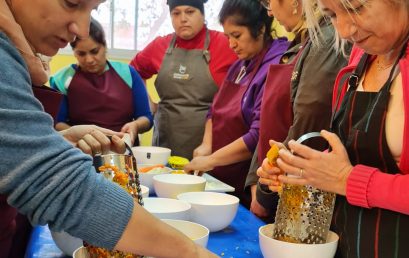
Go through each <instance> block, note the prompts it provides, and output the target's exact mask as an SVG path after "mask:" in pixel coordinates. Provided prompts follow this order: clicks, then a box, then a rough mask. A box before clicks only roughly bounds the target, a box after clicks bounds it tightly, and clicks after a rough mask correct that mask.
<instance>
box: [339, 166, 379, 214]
mask: <svg viewBox="0 0 409 258" xmlns="http://www.w3.org/2000/svg"><path fill="white" fill-rule="evenodd" d="M376 170H377V169H376V168H373V167H368V166H364V165H356V166H355V167H354V168H353V169H352V171H351V174H350V175H349V177H348V180H347V188H346V198H347V200H348V202H349V203H350V204H352V205H355V206H360V207H364V208H370V206H369V203H368V196H367V193H368V186H369V183H370V181H371V177H372V175H373V173H374V172H375V171H376Z"/></svg>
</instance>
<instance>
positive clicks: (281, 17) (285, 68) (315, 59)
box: [246, 1, 347, 221]
mask: <svg viewBox="0 0 409 258" xmlns="http://www.w3.org/2000/svg"><path fill="white" fill-rule="evenodd" d="M297 3H298V2H297ZM265 7H266V8H267V10H268V14H269V15H271V16H273V17H275V19H277V20H278V21H279V22H280V24H281V25H283V26H284V28H286V30H288V32H295V38H294V40H293V41H292V43H291V48H290V49H289V50H288V51H287V52H286V54H284V56H283V58H282V62H281V63H280V64H277V65H271V66H270V70H269V73H268V75H267V81H266V86H265V88H264V96H263V101H262V107H261V117H260V136H259V142H258V145H257V150H258V153H257V154H255V155H254V156H253V160H252V165H251V166H250V170H249V174H248V176H247V179H246V188H247V189H248V190H251V193H252V207H251V211H252V212H254V213H255V214H256V215H257V216H260V217H263V218H265V219H266V220H267V221H273V220H274V216H275V211H276V205H277V202H278V195H277V194H276V193H273V192H271V191H269V190H268V188H266V187H261V186H260V185H258V186H257V181H258V178H259V177H258V176H257V173H256V172H257V168H258V167H259V166H260V165H261V163H262V161H263V160H264V158H265V157H266V154H267V151H268V150H269V148H270V145H269V140H274V141H277V142H283V143H284V144H286V145H287V143H288V141H289V140H291V139H297V138H299V137H300V136H301V135H303V134H305V133H308V132H312V131H317V130H321V129H328V128H329V124H330V119H331V97H332V89H333V85H334V81H335V78H336V76H337V74H338V72H339V70H340V69H341V68H342V67H344V66H345V65H346V64H347V59H346V58H344V57H343V56H342V54H341V53H339V51H337V50H336V49H334V47H333V44H334V42H333V37H334V28H333V26H332V25H331V24H329V23H328V22H326V21H325V20H324V19H323V18H322V17H321V16H319V17H317V19H316V21H317V22H319V25H320V29H321V32H322V34H321V35H322V38H321V39H320V46H316V45H314V44H312V42H311V40H310V37H309V35H308V31H307V25H306V21H305V16H304V13H303V10H302V4H301V2H300V3H299V4H294V2H292V1H282V2H280V1H278V2H277V1H269V3H268V4H267V5H266V6H265ZM322 142H323V141H315V142H312V141H310V142H307V145H308V146H313V147H314V148H318V149H322V148H324V147H325V146H318V145H323V144H322Z"/></svg>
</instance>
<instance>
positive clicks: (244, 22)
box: [219, 0, 273, 42]
mask: <svg viewBox="0 0 409 258" xmlns="http://www.w3.org/2000/svg"><path fill="white" fill-rule="evenodd" d="M228 18H232V19H233V22H234V23H235V24H236V25H238V26H245V27H247V28H248V29H249V31H250V34H251V36H252V37H253V38H254V39H257V37H258V36H259V35H260V33H261V30H262V28H263V27H265V31H264V35H263V38H264V41H265V42H267V41H270V40H272V35H271V32H272V28H271V25H272V23H273V18H272V17H269V16H268V14H267V12H266V10H265V9H264V7H263V6H262V5H261V4H260V2H259V1H258V0H225V1H224V3H223V6H222V9H221V10H220V13H219V22H220V23H221V24H223V23H224V22H225V21H226V20H227V19H228Z"/></svg>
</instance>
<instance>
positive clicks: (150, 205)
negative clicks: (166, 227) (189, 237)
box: [143, 198, 192, 220]
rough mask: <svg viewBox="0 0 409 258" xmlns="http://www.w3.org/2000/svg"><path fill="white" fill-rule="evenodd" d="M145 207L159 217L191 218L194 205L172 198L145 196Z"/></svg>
mask: <svg viewBox="0 0 409 258" xmlns="http://www.w3.org/2000/svg"><path fill="white" fill-rule="evenodd" d="M143 201H144V206H143V207H144V208H145V209H146V210H147V211H149V212H150V213H151V214H153V215H154V216H155V217H157V218H159V219H178V220H189V219H190V209H191V208H192V206H191V205H190V204H189V203H187V202H185V201H181V200H175V199H170V198H145V199H144V200H143Z"/></svg>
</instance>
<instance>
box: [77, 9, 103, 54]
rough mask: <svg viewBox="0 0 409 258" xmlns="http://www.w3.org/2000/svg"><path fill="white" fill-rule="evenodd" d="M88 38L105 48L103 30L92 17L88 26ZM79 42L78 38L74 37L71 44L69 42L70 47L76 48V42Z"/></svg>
mask: <svg viewBox="0 0 409 258" xmlns="http://www.w3.org/2000/svg"><path fill="white" fill-rule="evenodd" d="M89 36H90V37H91V38H92V40H94V41H95V42H97V43H99V44H101V45H103V46H104V47H106V46H107V42H106V39H105V32H104V28H102V25H101V24H100V23H99V22H98V21H97V20H95V19H94V18H92V17H91V22H90V24H89ZM80 40H81V39H80V38H79V37H76V38H75V40H74V41H73V42H70V45H71V47H72V48H73V49H74V48H75V47H76V46H77V43H78V41H80Z"/></svg>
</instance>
